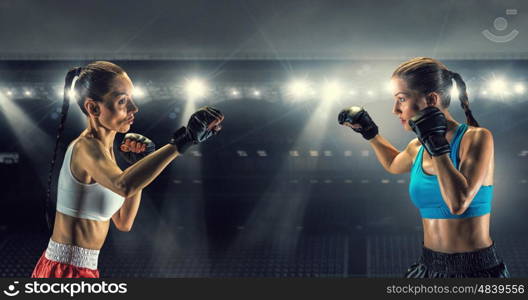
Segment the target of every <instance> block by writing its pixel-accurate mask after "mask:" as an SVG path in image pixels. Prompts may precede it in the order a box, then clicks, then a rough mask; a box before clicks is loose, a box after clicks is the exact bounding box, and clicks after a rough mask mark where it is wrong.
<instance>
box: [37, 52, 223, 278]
mask: <svg viewBox="0 0 528 300" xmlns="http://www.w3.org/2000/svg"><path fill="white" fill-rule="evenodd" d="M133 88H134V86H133V84H132V81H131V80H130V78H129V77H128V75H127V73H126V72H125V71H124V70H123V69H122V68H121V67H119V66H117V65H116V64H113V63H111V62H106V61H97V62H93V63H90V64H88V65H87V66H85V67H78V68H74V69H71V70H70V71H69V72H68V74H67V75H66V79H65V85H64V100H63V106H62V113H61V121H60V125H59V128H58V134H57V139H56V144H55V150H54V154H53V159H52V161H51V171H50V173H49V181H48V193H47V199H46V207H48V206H49V204H48V203H49V202H50V195H51V182H52V173H53V168H54V165H55V160H56V156H57V147H58V145H59V141H60V137H61V134H62V131H63V129H64V122H65V120H66V116H67V113H68V108H69V102H70V101H73V100H75V101H76V102H77V104H78V105H79V107H80V109H81V111H82V112H83V113H84V114H85V115H86V117H87V118H86V120H87V128H86V129H85V130H84V131H83V132H82V133H81V134H80V135H79V137H77V138H76V139H75V140H74V141H72V142H71V143H70V144H69V146H68V148H67V150H66V153H65V157H64V161H63V164H62V168H61V170H60V174H59V179H58V188H57V211H56V213H55V222H54V226H53V232H52V235H51V238H50V240H49V243H48V247H47V248H46V249H45V250H44V252H43V253H42V256H41V257H40V259H39V261H38V262H37V265H36V266H35V269H34V270H33V273H32V275H31V277H33V278H61V277H63V278H64V277H69V278H98V277H99V271H98V269H97V262H98V256H99V250H100V249H101V247H102V246H103V243H104V241H105V239H106V236H107V234H108V229H109V226H110V220H111V221H112V222H113V223H114V225H115V226H116V228H117V229H118V230H120V231H125V232H126V231H130V230H131V228H132V224H133V223H134V219H135V217H136V214H137V211H138V208H139V205H140V202H141V191H142V190H143V189H144V188H145V187H146V186H147V185H148V184H150V183H151V182H152V181H153V180H154V179H155V178H156V177H157V176H158V175H159V174H160V173H161V172H162V171H163V170H164V169H165V167H167V165H168V164H169V163H170V162H171V161H172V160H174V159H175V158H176V157H178V156H179V155H180V154H182V153H184V152H185V151H186V150H187V149H188V148H189V147H191V146H192V145H195V144H198V143H200V142H203V141H205V140H206V139H208V138H209V137H211V136H212V135H215V134H216V133H217V132H218V131H219V130H220V129H221V127H220V123H221V122H222V121H223V119H224V116H223V115H222V113H221V112H220V111H218V110H217V109H214V108H212V107H203V108H201V109H199V110H198V111H196V112H195V113H194V114H193V115H192V116H191V118H190V119H189V122H188V124H187V126H182V127H181V128H179V129H178V130H176V131H175V132H174V133H173V135H172V137H171V138H170V141H169V143H167V145H165V146H163V147H161V148H160V149H158V150H155V146H154V143H153V142H152V141H151V140H149V139H148V138H146V137H144V136H142V135H140V134H137V133H128V134H126V135H125V137H124V139H123V142H122V144H121V147H120V149H119V152H120V153H121V154H122V155H123V158H124V159H125V160H126V161H127V162H129V163H130V166H129V167H128V168H127V169H125V170H121V169H120V168H119V166H118V165H117V164H116V159H115V154H114V149H113V144H114V138H115V135H116V133H118V132H119V133H126V132H128V131H129V130H130V126H131V125H132V123H133V120H134V115H135V114H136V113H137V112H138V107H137V106H136V104H135V103H134V101H133V98H132V92H133ZM46 219H47V221H48V225H51V224H50V221H49V218H48V213H47V210H46Z"/></svg>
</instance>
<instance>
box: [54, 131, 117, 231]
mask: <svg viewBox="0 0 528 300" xmlns="http://www.w3.org/2000/svg"><path fill="white" fill-rule="evenodd" d="M75 142H76V141H75ZM75 142H73V143H71V144H70V145H69V146H68V149H67V150H66V154H65V155H64V161H63V162H62V167H61V170H60V174H59V185H58V189H57V211H59V212H61V213H63V214H65V215H68V216H72V217H76V218H82V219H90V220H96V221H107V220H109V219H110V218H111V217H112V215H113V214H114V213H115V212H116V211H118V210H119V208H121V205H123V202H124V201H125V199H124V198H123V197H122V196H120V195H119V194H117V193H114V192H113V191H111V190H109V189H108V188H106V187H104V186H102V185H100V184H99V183H97V182H96V183H92V184H86V183H82V182H79V181H78V180H77V179H76V178H75V177H74V176H73V174H72V172H71V168H70V162H71V157H72V152H73V146H74V145H75Z"/></svg>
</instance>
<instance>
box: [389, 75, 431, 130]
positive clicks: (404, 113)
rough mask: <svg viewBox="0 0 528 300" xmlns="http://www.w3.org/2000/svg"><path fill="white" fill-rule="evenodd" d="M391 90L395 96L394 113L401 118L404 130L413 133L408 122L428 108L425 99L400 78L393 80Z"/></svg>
mask: <svg viewBox="0 0 528 300" xmlns="http://www.w3.org/2000/svg"><path fill="white" fill-rule="evenodd" d="M391 89H392V95H393V96H394V105H393V107H392V113H393V114H395V115H396V116H398V118H400V122H401V125H402V126H403V129H405V130H407V131H411V130H412V128H411V127H410V126H409V123H408V121H409V119H410V118H412V117H413V116H414V115H416V113H418V111H420V110H422V109H424V108H425V107H426V106H427V103H426V100H425V97H424V96H421V95H420V94H419V93H417V92H416V91H412V90H410V89H409V88H408V87H407V83H406V82H405V81H404V80H402V79H401V78H399V77H393V78H392V79H391Z"/></svg>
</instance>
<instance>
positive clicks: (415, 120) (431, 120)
mask: <svg viewBox="0 0 528 300" xmlns="http://www.w3.org/2000/svg"><path fill="white" fill-rule="evenodd" d="M409 126H411V128H412V130H413V131H414V133H416V135H417V136H418V139H419V140H420V142H421V143H422V145H423V146H424V148H425V150H427V152H428V153H429V155H431V156H439V155H442V154H444V153H449V152H451V146H450V145H449V143H448V142H447V139H446V137H445V134H446V131H447V119H446V117H445V116H444V114H443V113H442V112H441V111H440V109H438V108H436V107H434V106H428V107H426V108H424V109H423V110H421V111H419V112H418V113H417V114H416V115H415V116H414V117H412V118H411V119H409Z"/></svg>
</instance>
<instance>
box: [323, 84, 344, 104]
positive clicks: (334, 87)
mask: <svg viewBox="0 0 528 300" xmlns="http://www.w3.org/2000/svg"><path fill="white" fill-rule="evenodd" d="M342 94H343V88H342V87H341V84H340V83H339V82H337V81H335V80H334V81H327V82H325V84H324V85H323V90H322V95H323V99H325V100H336V99H339V97H341V95H342Z"/></svg>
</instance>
